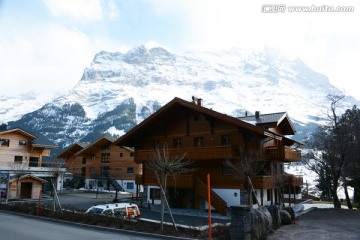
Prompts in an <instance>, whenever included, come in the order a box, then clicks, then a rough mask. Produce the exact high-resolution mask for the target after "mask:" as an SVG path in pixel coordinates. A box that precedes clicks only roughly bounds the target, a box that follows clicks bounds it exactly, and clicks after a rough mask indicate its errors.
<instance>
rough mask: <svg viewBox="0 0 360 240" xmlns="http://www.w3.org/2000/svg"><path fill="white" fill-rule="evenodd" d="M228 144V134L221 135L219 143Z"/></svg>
mask: <svg viewBox="0 0 360 240" xmlns="http://www.w3.org/2000/svg"><path fill="white" fill-rule="evenodd" d="M229 144H230V136H229V135H221V145H229Z"/></svg>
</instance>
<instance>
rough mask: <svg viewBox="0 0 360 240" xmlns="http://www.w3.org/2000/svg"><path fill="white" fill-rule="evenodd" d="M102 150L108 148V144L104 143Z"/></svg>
mask: <svg viewBox="0 0 360 240" xmlns="http://www.w3.org/2000/svg"><path fill="white" fill-rule="evenodd" d="M102 150H110V144H104V145H103V146H102Z"/></svg>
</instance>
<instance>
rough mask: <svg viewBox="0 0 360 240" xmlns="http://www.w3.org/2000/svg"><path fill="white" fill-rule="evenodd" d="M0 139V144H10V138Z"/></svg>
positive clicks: (6, 145)
mask: <svg viewBox="0 0 360 240" xmlns="http://www.w3.org/2000/svg"><path fill="white" fill-rule="evenodd" d="M0 141H1V142H2V143H1V146H5V147H8V146H9V145H10V139H0Z"/></svg>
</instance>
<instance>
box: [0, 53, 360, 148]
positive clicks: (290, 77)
mask: <svg viewBox="0 0 360 240" xmlns="http://www.w3.org/2000/svg"><path fill="white" fill-rule="evenodd" d="M328 94H341V92H340V91H339V90H338V89H337V88H335V87H333V86H332V85H331V84H330V83H329V80H328V78H327V77H326V76H325V75H323V74H320V73H317V72H316V71H314V70H312V69H310V68H309V67H308V66H306V64H305V63H303V62H302V61H301V60H300V59H295V60H289V59H286V58H284V57H281V56H279V55H278V54H277V53H276V52H275V51H274V50H271V49H263V50H261V51H258V52H252V51H245V50H241V49H231V50H228V51H220V52H188V53H184V54H181V55H180V54H174V53H170V52H169V51H167V50H165V49H164V48H151V49H147V48H145V47H144V46H139V47H136V48H133V49H131V50H130V51H128V52H127V53H119V52H115V53H110V52H100V53H98V54H96V56H95V58H94V60H93V62H92V63H91V65H90V66H89V67H88V68H86V69H85V70H84V74H83V76H82V78H81V80H80V81H79V82H78V84H77V85H76V86H75V87H74V88H73V89H72V90H71V91H70V92H69V93H68V94H66V95H64V96H61V97H59V98H56V99H55V100H53V101H52V102H50V103H47V104H45V105H44V106H42V107H41V108H40V109H38V110H36V111H33V112H30V113H28V114H25V115H24V116H22V118H21V119H19V120H16V121H13V122H10V123H9V125H10V126H21V127H23V128H25V129H30V130H32V131H35V132H40V133H42V134H44V135H46V136H47V137H48V138H49V139H51V140H53V141H55V142H56V143H57V144H58V145H59V147H60V148H63V147H65V146H66V145H69V144H71V143H73V142H75V141H80V140H81V141H91V140H94V138H97V137H98V136H99V135H101V134H103V133H104V132H108V133H109V134H116V135H121V134H123V133H124V132H126V131H128V130H129V129H131V128H132V127H134V126H135V125H136V124H137V123H139V122H140V121H142V120H143V119H145V118H146V117H147V116H149V115H150V114H151V113H153V112H154V111H156V110H157V109H159V108H160V107H161V106H162V105H164V104H166V103H167V102H169V101H170V100H171V99H173V98H174V97H180V98H183V99H188V100H189V101H190V100H191V97H192V96H193V95H194V96H196V97H199V98H202V99H203V105H204V106H205V107H208V108H212V109H214V110H216V111H219V112H222V113H226V114H229V115H232V116H241V115H242V114H243V113H244V111H248V112H255V111H260V112H261V113H270V112H280V111H287V112H288V113H289V115H290V117H291V118H292V119H293V120H294V121H295V123H296V127H297V128H298V130H299V133H300V135H305V134H306V133H307V132H310V131H312V130H313V129H314V127H315V126H316V124H318V123H319V121H321V117H322V116H324V113H325V112H326V109H327V108H328V106H329V101H328V100H327V98H326V96H327V95H328ZM358 103H359V102H357V101H356V100H355V99H354V98H352V97H347V98H346V99H345V101H344V102H343V107H344V108H351V107H352V106H353V105H354V104H358ZM1 111H3V110H2V109H0V112H1Z"/></svg>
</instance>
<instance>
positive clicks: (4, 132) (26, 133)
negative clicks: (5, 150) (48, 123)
mask: <svg viewBox="0 0 360 240" xmlns="http://www.w3.org/2000/svg"><path fill="white" fill-rule="evenodd" d="M13 132H18V133H20V134H21V135H24V136H27V137H29V138H31V139H36V138H37V137H36V136H35V135H33V134H31V133H29V132H27V131H25V130H23V129H21V128H12V129H7V130H4V131H0V138H1V135H3V134H8V133H13Z"/></svg>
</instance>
